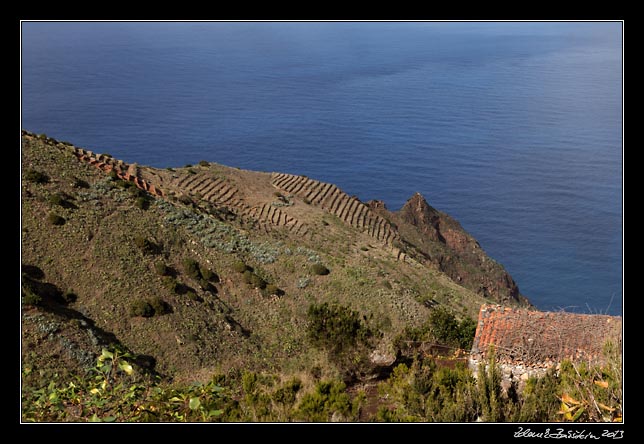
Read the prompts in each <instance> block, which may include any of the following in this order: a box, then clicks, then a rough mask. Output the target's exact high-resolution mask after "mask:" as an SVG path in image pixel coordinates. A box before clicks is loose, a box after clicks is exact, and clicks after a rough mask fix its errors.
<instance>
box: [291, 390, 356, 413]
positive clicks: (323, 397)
mask: <svg viewBox="0 0 644 444" xmlns="http://www.w3.org/2000/svg"><path fill="white" fill-rule="evenodd" d="M351 411H352V404H351V398H350V397H349V394H348V393H347V392H346V385H345V384H344V383H343V382H340V381H337V382H336V381H320V382H318V383H317V384H316V386H315V391H314V392H313V393H307V394H305V395H304V396H303V397H302V400H301V401H300V404H299V406H298V409H297V412H296V413H297V416H298V417H299V418H300V419H303V420H305V421H311V422H327V421H329V420H330V419H331V416H332V415H333V414H334V413H336V412H337V413H339V414H340V415H342V416H343V417H344V418H345V419H347V420H349V419H350V418H349V416H350V415H351Z"/></svg>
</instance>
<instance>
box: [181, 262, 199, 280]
mask: <svg viewBox="0 0 644 444" xmlns="http://www.w3.org/2000/svg"><path fill="white" fill-rule="evenodd" d="M183 270H184V271H185V272H186V274H187V275H188V276H190V277H191V278H193V279H201V272H200V271H199V262H197V261H196V260H194V259H190V258H187V259H184V260H183Z"/></svg>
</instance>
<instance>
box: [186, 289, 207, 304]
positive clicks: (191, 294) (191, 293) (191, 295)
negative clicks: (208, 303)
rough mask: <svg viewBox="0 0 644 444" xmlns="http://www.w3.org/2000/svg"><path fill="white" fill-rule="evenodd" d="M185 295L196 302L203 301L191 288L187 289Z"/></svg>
mask: <svg viewBox="0 0 644 444" xmlns="http://www.w3.org/2000/svg"><path fill="white" fill-rule="evenodd" d="M186 296H187V297H188V298H189V299H190V300H193V301H197V302H202V301H203V299H201V298H200V297H199V296H198V295H197V293H195V292H194V291H192V290H188V291H187V292H186Z"/></svg>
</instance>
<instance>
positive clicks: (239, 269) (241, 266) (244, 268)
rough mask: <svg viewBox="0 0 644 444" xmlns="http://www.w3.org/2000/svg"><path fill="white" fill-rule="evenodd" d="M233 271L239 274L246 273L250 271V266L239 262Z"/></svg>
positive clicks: (235, 264) (234, 265)
mask: <svg viewBox="0 0 644 444" xmlns="http://www.w3.org/2000/svg"><path fill="white" fill-rule="evenodd" d="M233 270H235V271H236V272H237V273H244V272H245V271H248V270H249V268H248V265H246V264H245V263H244V262H242V261H237V262H235V263H234V264H233Z"/></svg>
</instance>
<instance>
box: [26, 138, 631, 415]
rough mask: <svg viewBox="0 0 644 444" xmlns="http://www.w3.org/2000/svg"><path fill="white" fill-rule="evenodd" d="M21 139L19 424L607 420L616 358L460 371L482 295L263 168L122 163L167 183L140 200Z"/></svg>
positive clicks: (617, 382)
mask: <svg viewBox="0 0 644 444" xmlns="http://www.w3.org/2000/svg"><path fill="white" fill-rule="evenodd" d="M23 140H24V144H23V145H24V150H23V165H28V166H29V170H26V171H23V181H22V183H21V193H22V194H21V196H22V198H23V199H22V208H21V210H22V227H21V230H22V249H21V254H22V258H21V260H22V261H23V264H22V285H21V302H22V312H21V316H22V330H21V333H22V337H21V343H22V347H21V354H22V364H23V365H22V385H21V390H22V419H23V421H51V422H58V421H68V422H84V421H94V422H98V421H105V422H110V421H118V422H140V421H143V422H180V421H188V422H200V421H214V422H238V421H241V422H248V421H251V422H255V421H258V422H265V421H269V422H274V421H278V422H282V421H286V422H290V421H293V422H296V421H305V422H308V421H312V422H316V421H361V422H362V421H397V422H399V421H496V420H499V421H513V420H520V421H524V420H525V421H535V422H539V421H586V420H588V421H612V420H615V419H619V418H620V417H621V367H620V363H619V361H618V360H615V361H610V362H611V365H607V366H602V367H593V366H582V365H578V364H574V365H573V364H572V363H564V364H562V365H561V368H560V370H558V371H555V370H553V371H551V373H549V374H548V375H546V376H544V377H543V378H540V379H530V380H528V381H522V383H523V382H525V387H524V388H522V389H521V390H520V389H519V387H514V386H512V387H509V388H505V387H501V383H500V378H499V375H498V372H497V370H498V369H496V367H495V366H494V365H491V366H490V367H488V369H487V370H485V369H479V374H480V375H481V376H479V378H478V379H476V378H474V374H473V372H472V371H471V370H470V369H469V368H468V367H467V366H466V365H465V359H464V358H463V357H462V356H463V351H462V349H464V350H468V349H469V348H470V347H471V341H472V337H473V334H474V329H475V325H476V324H475V321H473V320H472V317H473V316H476V313H477V311H478V308H479V306H480V303H481V302H483V301H489V298H486V299H484V298H483V296H480V295H477V294H476V293H474V292H470V291H469V290H467V289H466V288H464V287H462V286H460V285H459V284H458V283H457V282H454V281H451V280H449V279H448V277H447V275H445V274H443V273H441V272H440V271H438V270H437V269H435V268H432V267H424V266H422V264H420V263H416V262H414V260H416V259H418V260H420V259H422V258H421V256H420V255H417V256H413V251H412V250H413V247H412V246H408V248H409V256H408V257H409V258H411V259H409V260H407V261H399V260H397V259H396V256H395V255H394V254H392V253H391V251H389V249H388V248H383V246H382V245H381V244H380V243H379V242H376V240H374V239H373V237H369V234H368V233H367V232H358V231H356V230H355V229H353V228H352V227H351V226H350V225H348V224H345V223H344V222H343V221H342V220H341V219H339V218H337V217H334V216H333V217H332V216H331V215H329V214H328V212H327V213H325V212H324V211H326V210H324V209H323V208H321V206H320V205H319V203H320V200H319V199H318V198H316V199H314V202H310V201H309V202H306V203H307V204H308V205H306V206H305V205H304V204H302V200H301V198H302V196H303V194H302V193H295V194H291V193H289V192H287V191H284V190H283V189H282V190H281V191H276V188H278V187H273V186H271V182H270V181H271V178H270V174H266V173H254V172H247V171H244V170H236V169H233V168H227V167H224V166H219V165H215V164H212V163H208V164H206V163H205V162H199V165H198V166H196V165H195V166H194V167H193V168H192V171H193V172H195V173H197V174H196V175H191V173H190V172H188V171H187V169H184V168H174V169H168V170H165V169H164V170H158V169H148V167H139V170H138V174H140V176H141V177H142V178H144V179H146V180H147V178H149V177H156V178H161V179H163V180H166V182H164V183H165V185H167V187H166V188H164V183H161V186H159V187H157V188H158V189H160V190H162V191H163V192H165V193H166V194H165V198H160V197H159V198H152V196H151V195H149V194H148V193H146V192H145V191H143V190H141V189H139V188H137V187H136V186H135V184H134V182H128V181H123V180H121V179H119V177H118V176H117V175H116V174H114V175H113V176H114V177H113V178H110V177H109V176H108V175H107V174H105V172H104V171H101V170H100V169H99V168H96V166H95V165H89V164H87V163H83V162H79V160H78V159H77V158H76V156H74V155H73V154H71V150H72V149H73V147H70V146H66V147H62V146H60V145H53V144H55V143H56V142H55V141H53V142H52V139H50V138H48V137H46V136H43V137H40V138H37V137H31V136H30V137H24V138H23ZM215 169H216V170H217V171H216V176H217V178H221V179H223V182H222V185H221V186H222V187H223V186H224V185H223V184H224V183H225V186H226V187H230V189H231V191H232V192H234V191H235V190H233V187H235V186H237V187H238V190H239V191H241V192H239V193H238V194H237V195H234V197H233V198H232V199H231V202H234V201H235V199H237V196H240V197H243V198H244V199H245V202H246V203H248V204H249V205H255V202H259V203H260V204H261V205H263V206H258V207H256V208H255V210H256V209H257V208H263V211H266V210H267V209H268V208H269V206H268V205H269V204H270V205H273V204H277V206H286V205H287V204H288V205H289V208H283V210H284V214H288V216H289V217H290V216H291V212H292V214H293V215H297V218H298V221H299V222H300V223H302V224H303V225H306V227H307V229H308V230H309V233H310V236H308V235H300V234H296V233H294V231H295V230H291V229H290V228H289V227H290V225H289V227H285V226H284V225H280V226H279V227H277V226H275V227H273V226H269V225H266V227H264V226H263V225H260V224H257V223H256V221H254V219H253V217H254V216H253V214H254V213H253V209H252V208H251V209H248V211H247V212H246V213H239V212H236V211H232V210H235V208H232V207H231V208H228V207H226V206H222V205H220V203H219V202H216V201H215V199H209V200H208V201H206V200H204V199H203V196H205V195H207V193H210V195H212V192H213V191H215V189H214V188H212V187H210V185H208V183H207V179H208V177H209V176H211V175H212V176H213V177H214V174H212V173H214V171H213V170H215ZM45 173H46V174H45ZM149 173H152V175H151V176H150V175H148V174H149ZM45 177H46V179H45ZM245 179H249V180H248V181H245ZM188 180H190V181H191V182H188ZM180 181H183V182H182V183H189V184H190V187H187V186H186V188H185V189H181V188H179V187H178V186H177V187H176V188H175V189H171V188H169V187H170V185H169V184H170V183H171V184H176V183H179V182H180ZM201 181H204V182H201ZM152 182H154V181H152ZM152 182H151V183H152ZM154 184H155V186H157V185H158V183H156V182H154ZM262 184H263V185H262ZM246 185H248V187H247V188H245V187H246ZM173 186H174V185H173ZM215 186H219V185H215ZM263 186H265V188H264V189H263V188H262V187H263ZM208 187H210V188H208ZM188 188H189V189H188ZM222 189H224V188H222ZM225 189H228V188H225ZM199 191H201V192H203V196H200V193H199ZM230 195H231V194H228V196H230ZM310 196H313V195H310ZM200 197H201V200H199V199H200ZM290 206H292V208H291V207H290ZM141 210H145V211H141ZM237 210H238V209H237ZM49 214H51V215H52V216H49ZM271 214H278V213H277V212H276V211H275V209H271ZM54 216H55V217H54ZM50 218H52V219H50ZM58 218H60V219H58ZM275 218H277V216H275ZM284 220H285V219H284V217H283V216H280V220H279V222H280V224H283V223H284ZM397 222H400V223H402V221H397ZM57 223H61V224H63V225H64V226H61V227H57V226H56V227H53V226H51V224H57ZM289 223H291V222H289ZM264 228H266V229H264ZM374 356H376V358H377V362H376V360H374V358H373V357H374Z"/></svg>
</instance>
